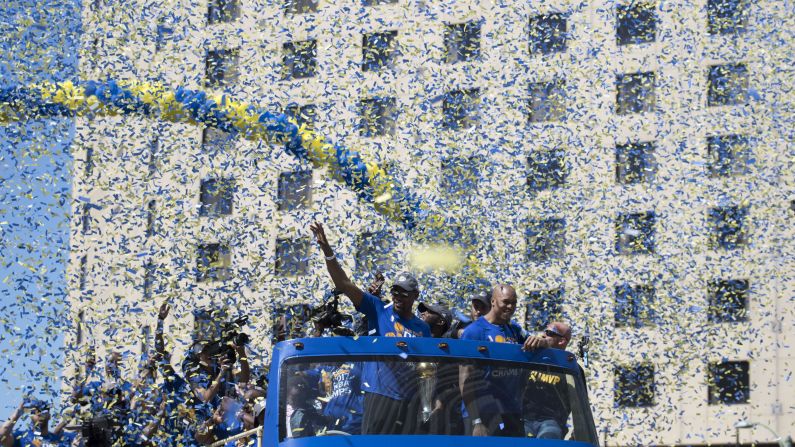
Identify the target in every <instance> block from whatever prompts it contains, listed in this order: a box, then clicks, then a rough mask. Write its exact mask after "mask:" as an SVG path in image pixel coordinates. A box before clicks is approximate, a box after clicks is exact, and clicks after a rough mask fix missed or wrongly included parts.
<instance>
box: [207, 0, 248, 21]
mask: <svg viewBox="0 0 795 447" xmlns="http://www.w3.org/2000/svg"><path fill="white" fill-rule="evenodd" d="M239 15H240V8H239V6H238V0H209V2H208V3H207V21H208V22H209V23H210V25H213V24H215V23H229V22H232V21H234V20H235V19H237V18H238V16H239Z"/></svg>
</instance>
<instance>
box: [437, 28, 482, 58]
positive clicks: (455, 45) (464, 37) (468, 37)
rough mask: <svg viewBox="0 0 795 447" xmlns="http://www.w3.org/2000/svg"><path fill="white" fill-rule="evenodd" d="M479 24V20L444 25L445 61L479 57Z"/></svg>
mask: <svg viewBox="0 0 795 447" xmlns="http://www.w3.org/2000/svg"><path fill="white" fill-rule="evenodd" d="M480 25H481V21H480V20H473V21H470V22H465V23H453V24H449V25H445V28H444V44H445V47H446V48H447V63H450V64H451V63H455V62H464V61H472V60H476V59H479V58H480Z"/></svg>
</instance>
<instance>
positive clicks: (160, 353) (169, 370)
mask: <svg viewBox="0 0 795 447" xmlns="http://www.w3.org/2000/svg"><path fill="white" fill-rule="evenodd" d="M169 310H171V307H170V306H169V305H168V301H163V304H161V305H160V310H159V311H158V312H157V328H156V329H155V352H157V360H158V361H159V363H160V367H161V368H163V373H164V375H166V376H170V377H174V376H176V375H177V373H176V371H174V368H173V367H172V366H171V362H170V361H169V355H168V353H167V352H166V343H165V340H163V332H164V328H163V326H164V325H165V321H166V317H168V312H169Z"/></svg>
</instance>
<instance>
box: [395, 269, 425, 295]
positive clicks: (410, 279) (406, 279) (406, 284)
mask: <svg viewBox="0 0 795 447" xmlns="http://www.w3.org/2000/svg"><path fill="white" fill-rule="evenodd" d="M395 286H397V287H400V288H401V289H403V290H405V291H406V292H417V293H419V292H420V286H419V284H418V283H417V278H415V277H414V276H413V275H412V274H411V273H408V272H401V273H398V275H397V277H396V278H395V281H394V282H393V283H392V287H395Z"/></svg>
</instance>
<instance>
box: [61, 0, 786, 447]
mask: <svg viewBox="0 0 795 447" xmlns="http://www.w3.org/2000/svg"><path fill="white" fill-rule="evenodd" d="M83 24H84V30H85V32H84V36H83V45H82V53H81V78H82V79H107V78H110V79H116V80H129V79H138V80H142V79H143V80H153V81H159V82H162V83H164V84H165V85H167V86H171V87H174V88H176V87H177V86H184V87H187V88H191V89H198V90H204V91H207V92H208V93H211V94H225V95H228V96H230V97H234V98H236V99H240V100H245V101H247V102H250V103H252V104H256V105H257V106H258V107H262V108H265V109H267V110H271V111H274V112H286V113H289V114H291V115H293V116H294V117H295V119H296V120H297V121H298V122H300V123H302V124H305V125H308V126H314V128H315V129H317V130H318V132H320V133H322V134H324V135H326V136H327V137H328V139H329V140H330V141H332V142H336V143H340V144H342V145H344V146H346V147H349V148H354V149H356V150H357V151H359V152H360V153H361V154H362V156H363V157H365V158H367V159H370V160H375V161H377V162H378V163H380V164H381V165H383V166H386V167H387V168H388V170H389V171H390V172H391V173H392V174H393V175H394V176H395V177H396V178H399V179H400V180H401V181H402V182H403V183H404V184H405V185H406V186H407V187H409V188H410V189H412V190H413V191H415V192H416V193H417V194H419V196H420V197H421V198H422V199H423V200H424V201H425V202H426V203H428V204H429V207H430V212H431V213H433V214H436V215H438V216H441V217H442V218H443V219H444V221H445V222H446V225H445V229H446V231H445V232H444V233H443V234H440V235H437V236H436V240H434V241H433V242H442V243H449V244H451V245H453V246H455V247H456V248H457V249H458V250H459V251H461V252H462V253H463V255H464V256H465V257H467V258H469V259H474V260H477V270H478V271H477V275H478V276H482V277H485V278H487V279H489V280H490V281H492V282H510V283H512V284H515V285H516V287H517V289H518V290H519V298H520V310H519V312H517V318H518V319H519V321H520V322H524V323H525V325H526V327H527V328H528V329H529V330H534V329H537V328H538V327H540V326H542V325H543V324H544V323H545V321H546V320H548V319H549V318H564V319H566V320H568V321H570V322H571V323H572V325H573V327H574V330H575V342H576V341H577V340H579V339H580V338H581V337H582V336H583V335H588V336H589V337H590V340H591V343H590V347H591V353H590V365H589V367H588V377H589V387H590V394H591V399H592V403H593V405H594V412H595V417H596V424H597V428H598V429H599V430H600V433H601V435H602V436H603V439H604V441H605V443H606V444H608V445H634V444H655V445H661V444H668V445H673V444H680V445H683V444H686V445H693V444H721V443H730V442H733V441H734V436H735V430H734V424H735V423H736V422H737V421H740V420H744V419H748V420H751V421H754V422H761V423H764V424H767V425H769V426H771V427H773V428H774V429H775V430H777V431H778V432H779V433H781V432H787V431H789V430H791V427H793V426H795V407H793V403H792V401H791V400H792V396H795V380H792V371H793V366H795V355H793V349H792V346H793V343H795V331H794V330H793V324H792V321H793V320H795V301H794V300H795V277H793V272H795V258H794V257H793V254H792V253H793V252H795V239H794V238H793V235H795V233H794V231H793V228H792V223H791V222H792V218H793V214H794V213H795V209H793V208H794V207H795V204H794V202H793V198H794V197H793V193H794V192H795V177H794V176H793V171H795V169H793V168H795V166H793V164H794V163H793V161H794V160H795V149H793V148H794V147H795V146H793V141H795V138H793V137H794V134H793V123H795V120H794V119H793V112H792V110H793V107H792V106H793V102H795V93H793V91H792V85H794V84H795V82H793V81H795V70H794V69H793V68H792V56H793V55H794V54H795V39H794V38H793V37H792V35H791V32H788V31H787V30H791V29H794V28H795V16H794V15H793V14H792V5H791V4H789V3H787V2H774V1H759V2H749V1H745V0H694V1H681V2H646V1H632V2H622V1H607V0H603V1H587V2H586V1H583V2H578V1H565V0H547V1H540V2H501V1H495V2H487V3H482V2H475V1H463V0H462V1H458V0H456V1H446V2H430V1H422V0H417V1H414V0H411V1H407V0H395V1H387V0H384V1H364V2H362V0H346V1H341V2H327V1H324V0H319V2H318V1H315V2H313V1H312V0H296V1H295V2H290V1H288V2H281V1H278V0H274V1H260V2H256V1H248V0H240V1H235V0H209V3H208V1H206V0H193V1H187V0H174V1H171V2H148V1H143V0H138V1H134V2H123V3H122V4H107V3H106V2H102V1H94V2H87V4H86V6H85V10H84V15H83ZM75 141H76V143H75V146H74V159H75V177H74V178H75V180H74V186H73V190H74V197H75V198H76V199H75V201H74V207H73V211H74V213H73V216H74V217H73V224H72V234H71V241H72V254H71V261H70V268H69V281H70V301H71V303H72V312H71V317H72V318H73V319H74V320H75V321H77V322H78V324H77V325H76V326H77V331H76V333H75V334H72V336H71V337H70V338H71V340H70V352H71V353H73V354H72V366H71V367H70V372H69V374H78V372H77V371H76V368H75V367H76V365H78V364H79V363H80V360H81V357H80V356H81V355H82V354H81V353H82V352H85V350H86V349H89V348H90V347H95V349H96V350H97V351H99V352H105V351H107V350H110V349H119V350H122V351H125V352H129V353H130V354H131V355H130V356H129V358H130V363H131V365H132V364H133V363H134V362H133V360H132V359H133V358H135V357H136V356H137V354H139V353H140V352H142V351H143V350H145V349H147V347H149V346H151V338H152V332H153V325H154V322H155V315H156V313H157V307H158V306H159V305H160V303H162V302H163V301H164V300H167V301H169V302H170V303H171V304H172V308H173V310H172V312H171V315H170V316H169V319H168V320H167V331H168V334H169V346H170V347H171V348H172V350H173V351H174V359H173V362H174V363H175V364H177V363H178V360H179V358H180V357H181V356H182V355H183V353H184V352H185V350H186V349H187V348H188V347H189V346H190V344H191V343H192V340H193V339H194V338H195V337H197V336H202V335H206V333H203V331H205V328H206V327H208V326H207V324H208V322H207V321H205V320H204V319H205V318H206V314H205V313H203V312H201V311H200V310H202V309H210V308H215V309H223V310H224V312H225V313H226V314H227V315H229V316H230V317H232V316H237V315H239V314H247V315H249V316H250V321H249V324H248V326H247V327H246V330H247V331H248V332H251V333H252V335H253V336H254V337H253V342H252V346H251V348H252V351H253V352H255V358H257V359H258V360H257V361H258V362H259V363H261V364H264V363H267V361H268V356H269V354H268V353H269V349H270V346H271V340H272V335H273V331H274V324H275V323H274V322H275V321H276V319H277V318H276V317H277V316H278V315H280V313H282V312H285V311H286V309H289V308H291V307H290V306H291V305H297V304H304V303H305V304H311V305H317V304H318V303H320V302H321V301H322V299H323V297H324V295H325V293H326V292H327V291H328V290H329V289H330V287H331V285H330V281H329V280H328V277H327V274H326V273H325V268H324V262H323V260H322V258H321V256H320V254H319V253H318V251H317V249H316V248H315V247H314V245H313V244H312V242H311V240H310V233H309V229H308V225H309V223H310V222H311V221H314V220H319V221H323V222H325V223H326V225H327V227H328V232H329V233H330V236H331V238H332V242H333V243H334V244H335V247H336V250H337V252H338V253H340V255H341V260H342V262H343V265H344V266H345V267H346V269H347V270H349V271H350V272H352V275H353V276H354V278H356V279H357V281H360V282H363V283H364V282H366V281H368V280H369V279H371V278H372V275H373V273H374V272H375V271H377V270H382V271H384V272H385V273H386V274H387V277H389V275H390V274H393V273H395V272H396V271H400V270H411V269H412V265H411V264H410V263H409V262H408V261H407V259H408V256H407V254H408V253H409V252H410V251H411V248H412V247H413V246H414V244H415V243H416V242H417V241H416V240H415V239H416V238H415V235H416V234H417V233H416V231H409V230H406V229H404V228H403V226H402V225H401V224H400V223H399V222H393V221H390V220H389V219H387V218H386V217H384V216H382V215H380V214H379V213H378V212H376V211H375V208H374V207H373V206H372V204H370V203H367V202H365V201H362V200H359V199H357V197H356V194H355V193H354V192H353V191H351V190H350V189H348V188H347V187H346V186H345V185H344V184H342V183H339V182H337V181H336V180H334V179H333V178H332V175H330V173H329V172H328V171H327V170H326V169H325V168H323V167H320V168H318V167H313V166H311V165H308V164H304V163H301V162H299V161H297V160H296V159H294V158H293V157H291V156H290V155H289V154H287V153H286V152H285V151H284V150H283V147H281V146H280V145H279V144H275V143H274V142H271V141H249V140H246V139H245V138H242V137H241V136H239V135H232V134H226V133H223V132H220V131H218V130H216V129H213V128H204V127H202V126H201V125H196V124H188V123H170V122H165V121H160V120H158V119H156V118H144V117H140V116H131V115H126V116H114V117H101V118H99V117H98V118H91V119H88V118H81V119H79V120H78V130H77V136H76V139H75ZM425 242H427V239H426V240H425ZM469 273H470V274H469V275H468V276H466V277H464V275H463V274H456V273H439V274H423V275H422V276H421V279H422V281H421V282H422V283H423V285H424V288H425V290H426V295H425V296H423V299H429V300H446V301H448V302H450V303H451V304H453V305H458V306H459V307H460V306H462V305H463V302H464V300H465V299H464V298H463V297H465V289H466V288H465V287H464V286H465V285H467V284H469V282H470V280H471V277H472V274H471V273H472V272H469ZM294 307H295V306H293V307H292V308H294ZM213 318H218V316H217V315H215V316H213ZM572 349H574V347H573V346H572ZM787 396H789V398H787ZM752 439H754V440H763V439H766V435H765V434H764V433H763V432H755V431H748V430H744V432H743V433H741V441H742V442H749V441H750V440H752Z"/></svg>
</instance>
